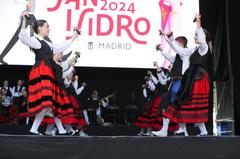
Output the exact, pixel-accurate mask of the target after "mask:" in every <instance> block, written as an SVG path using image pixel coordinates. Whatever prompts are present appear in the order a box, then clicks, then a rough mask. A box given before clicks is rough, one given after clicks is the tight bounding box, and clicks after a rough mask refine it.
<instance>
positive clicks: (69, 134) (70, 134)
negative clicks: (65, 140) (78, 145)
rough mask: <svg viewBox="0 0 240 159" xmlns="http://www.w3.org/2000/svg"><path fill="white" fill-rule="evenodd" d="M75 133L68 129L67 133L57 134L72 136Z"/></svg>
mask: <svg viewBox="0 0 240 159" xmlns="http://www.w3.org/2000/svg"><path fill="white" fill-rule="evenodd" d="M72 135H73V133H72V132H70V131H67V132H66V133H64V134H59V133H58V134H57V136H72Z"/></svg>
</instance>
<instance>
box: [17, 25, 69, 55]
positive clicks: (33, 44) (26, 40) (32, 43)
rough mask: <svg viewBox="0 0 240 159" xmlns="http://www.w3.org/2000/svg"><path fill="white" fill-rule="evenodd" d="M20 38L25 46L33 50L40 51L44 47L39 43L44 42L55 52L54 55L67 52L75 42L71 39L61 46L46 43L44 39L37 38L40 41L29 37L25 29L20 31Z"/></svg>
mask: <svg viewBox="0 0 240 159" xmlns="http://www.w3.org/2000/svg"><path fill="white" fill-rule="evenodd" d="M18 37H19V39H20V40H21V41H22V43H23V44H25V45H27V46H28V47H30V48H33V49H40V48H41V47H42V46H41V43H40V42H39V40H44V41H45V42H46V43H47V44H48V45H49V47H50V48H51V49H52V50H53V53H60V52H64V51H66V50H67V49H68V48H69V47H70V45H71V44H72V42H73V41H72V40H71V39H69V40H66V41H64V42H63V43H61V44H55V43H50V42H48V41H46V40H45V39H43V38H42V37H40V36H36V37H37V38H38V39H39V40H38V39H37V38H36V37H29V35H28V34H27V32H26V30H25V29H22V30H21V31H20V33H19V35H18Z"/></svg>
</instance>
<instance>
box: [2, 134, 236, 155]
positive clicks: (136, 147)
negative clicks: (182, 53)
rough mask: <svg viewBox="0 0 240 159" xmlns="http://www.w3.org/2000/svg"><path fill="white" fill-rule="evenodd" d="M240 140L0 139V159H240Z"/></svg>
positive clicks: (135, 138)
mask: <svg viewBox="0 0 240 159" xmlns="http://www.w3.org/2000/svg"><path fill="white" fill-rule="evenodd" d="M239 145H240V137H238V136H224V137H213V136H207V137H164V138H163V137H138V136H135V137H134V136H90V137H79V136H71V137H69V136H57V137H47V136H31V135H4V134H1V135H0V159H15V158H16V159H19V158H24V159H26V158H31V159H43V158H51V159H155V158H166V159H171V158H174V159H238V158H239Z"/></svg>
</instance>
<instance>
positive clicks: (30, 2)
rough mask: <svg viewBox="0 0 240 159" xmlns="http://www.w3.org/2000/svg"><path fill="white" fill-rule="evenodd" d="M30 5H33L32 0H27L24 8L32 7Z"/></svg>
mask: <svg viewBox="0 0 240 159" xmlns="http://www.w3.org/2000/svg"><path fill="white" fill-rule="evenodd" d="M32 6H33V4H32V1H31V0H30V1H28V3H27V5H26V8H27V9H30V8H32Z"/></svg>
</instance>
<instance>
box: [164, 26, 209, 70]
mask: <svg viewBox="0 0 240 159" xmlns="http://www.w3.org/2000/svg"><path fill="white" fill-rule="evenodd" d="M196 34H197V38H198V42H199V46H198V47H195V48H182V47H180V46H179V45H178V44H177V42H176V41H175V40H173V41H169V40H168V39H166V40H167V42H168V43H169V45H170V46H171V48H172V49H173V50H174V51H175V52H176V53H177V54H179V55H180V57H181V59H182V60H183V67H182V68H183V69H182V73H184V72H185V71H186V70H187V68H188V67H189V58H190V56H191V55H192V54H193V53H194V52H195V51H196V50H197V49H198V52H199V54H200V55H201V56H203V55H205V54H206V53H207V51H208V45H207V42H206V36H205V34H204V31H203V29H202V27H201V28H198V29H197V30H196Z"/></svg>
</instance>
